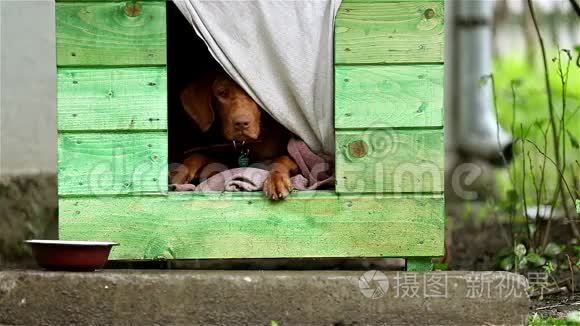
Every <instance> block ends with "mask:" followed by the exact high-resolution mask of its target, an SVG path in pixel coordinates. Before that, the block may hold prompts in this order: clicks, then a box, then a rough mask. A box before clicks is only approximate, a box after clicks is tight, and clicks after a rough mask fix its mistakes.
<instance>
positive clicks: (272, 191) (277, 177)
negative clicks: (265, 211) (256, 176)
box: [264, 171, 293, 200]
mask: <svg viewBox="0 0 580 326" xmlns="http://www.w3.org/2000/svg"><path fill="white" fill-rule="evenodd" d="M292 189H293V187H292V181H290V175H288V174H287V173H282V172H278V171H274V172H271V173H270V175H269V176H268V177H267V178H266V181H264V194H266V197H268V198H270V199H272V200H280V199H284V198H286V197H288V194H290V192H291V191H292Z"/></svg>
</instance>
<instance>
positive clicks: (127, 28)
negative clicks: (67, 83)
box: [56, 2, 166, 66]
mask: <svg viewBox="0 0 580 326" xmlns="http://www.w3.org/2000/svg"><path fill="white" fill-rule="evenodd" d="M56 46H57V64H58V65H59V66H70V65H74V66H79V65H83V66H87V65H108V66H119V65H125V66H127V65H164V64H165V63H166V21H165V2H144V3H140V11H139V13H138V15H137V16H135V17H132V16H130V15H128V14H127V13H126V2H104V3H90V2H87V3H82V2H81V3H57V4H56Z"/></svg>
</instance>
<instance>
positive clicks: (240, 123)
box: [234, 115, 252, 130]
mask: <svg viewBox="0 0 580 326" xmlns="http://www.w3.org/2000/svg"><path fill="white" fill-rule="evenodd" d="M251 122H252V119H251V117H250V116H248V115H240V116H237V117H235V118H234V126H235V127H236V129H238V130H245V129H248V127H249V126H250V123H251Z"/></svg>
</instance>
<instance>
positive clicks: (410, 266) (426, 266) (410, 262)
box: [405, 257, 433, 272]
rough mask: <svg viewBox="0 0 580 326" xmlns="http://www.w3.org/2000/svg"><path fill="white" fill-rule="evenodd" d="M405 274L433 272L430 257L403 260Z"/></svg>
mask: <svg viewBox="0 0 580 326" xmlns="http://www.w3.org/2000/svg"><path fill="white" fill-rule="evenodd" d="M405 269H406V270H407V272H430V271H432V270H433V259H432V258H431V257H411V258H407V259H406V260H405Z"/></svg>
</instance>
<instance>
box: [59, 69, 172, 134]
mask: <svg viewBox="0 0 580 326" xmlns="http://www.w3.org/2000/svg"><path fill="white" fill-rule="evenodd" d="M57 89H58V91H57V104H58V129H59V130H61V131H66V130H75V131H76V130H166V129H167V71H166V68H165V67H137V68H58V73H57Z"/></svg>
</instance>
